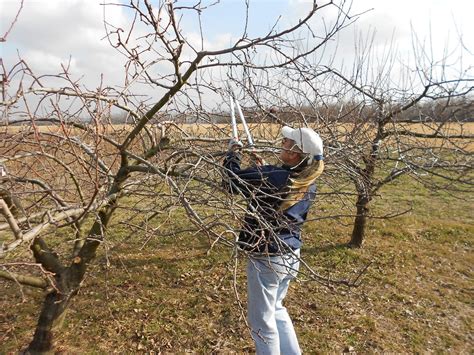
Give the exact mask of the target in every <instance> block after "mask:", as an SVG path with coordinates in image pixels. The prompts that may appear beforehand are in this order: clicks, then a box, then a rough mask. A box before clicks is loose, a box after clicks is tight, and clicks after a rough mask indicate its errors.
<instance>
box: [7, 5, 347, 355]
mask: <svg viewBox="0 0 474 355" xmlns="http://www.w3.org/2000/svg"><path fill="white" fill-rule="evenodd" d="M242 4H243V6H244V8H245V9H246V11H245V15H244V16H243V18H242V24H243V31H242V34H241V36H240V37H238V38H235V39H233V40H232V41H231V43H230V44H229V45H227V46H223V47H222V48H213V49H211V48H210V47H209V44H208V43H207V42H206V38H205V34H204V33H203V31H202V27H199V24H200V23H201V21H202V20H203V18H204V16H203V14H205V13H206V12H207V11H211V10H212V9H213V7H217V6H223V5H222V4H219V2H216V3H209V4H208V5H206V4H204V2H202V1H196V2H195V3H194V4H192V5H189V2H181V1H159V2H158V4H157V5H156V6H155V5H153V4H152V2H151V1H148V0H144V1H134V0H132V1H130V2H129V3H122V4H108V5H106V6H123V7H125V8H126V10H127V11H128V14H131V16H130V21H129V23H128V24H127V25H126V27H124V26H118V25H116V24H113V23H109V22H108V21H107V19H106V20H105V22H104V24H105V28H106V36H107V38H108V40H109V42H110V44H111V45H112V46H114V47H115V48H116V49H117V51H118V52H120V53H121V54H122V55H123V56H124V57H125V58H126V65H125V72H124V85H123V86H122V87H111V86H109V85H108V84H107V83H103V84H102V85H101V86H100V87H98V88H97V89H95V90H89V89H87V88H86V87H85V86H84V85H82V84H81V82H80V81H77V80H76V79H74V78H73V76H72V75H71V72H70V69H69V66H68V64H64V65H63V66H62V71H61V72H60V73H59V74H57V75H54V76H51V75H43V74H41V73H34V72H33V71H32V70H31V69H30V68H29V66H28V64H27V62H26V61H24V60H19V61H18V63H16V64H15V65H13V66H12V67H9V68H6V67H2V71H3V72H2V101H1V115H2V116H1V117H2V122H3V123H2V128H1V132H0V134H1V142H2V144H1V147H0V149H1V151H0V152H1V157H0V164H2V166H3V167H4V169H3V170H2V171H3V173H2V176H1V177H0V179H1V182H2V187H1V191H2V192H1V199H0V207H1V214H2V216H3V220H2V221H1V224H0V233H1V234H0V242H1V247H0V257H1V258H2V264H1V265H0V266H1V269H0V276H1V277H2V278H4V279H9V280H12V281H14V282H17V283H19V284H23V285H28V286H34V287H40V288H43V289H45V290H46V296H45V299H44V302H43V305H42V309H41V312H40V315H39V320H38V324H37V327H36V330H35V333H34V337H33V340H32V341H31V343H30V344H29V346H28V349H27V351H29V352H34V353H36V352H46V351H49V350H50V349H51V348H52V346H53V341H54V335H55V332H56V331H57V329H58V326H59V325H60V324H61V321H62V319H63V318H64V316H65V311H66V310H67V308H68V307H69V305H70V304H71V302H73V300H74V297H75V296H76V295H77V293H78V290H79V288H80V286H81V283H82V282H83V280H84V277H85V275H86V272H87V270H88V267H89V265H90V264H91V262H92V261H93V260H94V258H95V257H96V253H97V250H98V248H99V247H100V246H101V245H105V246H106V245H108V243H109V241H110V242H111V241H112V240H113V238H110V237H109V234H110V233H111V231H113V225H114V223H115V222H117V221H115V222H114V217H116V216H117V212H118V211H123V210H127V211H128V212H127V215H128V216H130V217H129V218H128V219H127V221H128V222H129V223H130V225H132V224H133V225H134V226H137V228H138V229H141V230H146V232H147V233H152V234H153V233H154V234H158V235H159V232H160V229H159V226H156V225H152V221H153V220H154V219H156V218H157V217H159V218H160V220H161V221H166V219H167V218H170V215H171V210H172V209H173V208H174V206H176V205H180V206H182V207H183V208H184V210H185V211H186V213H187V215H188V217H189V220H190V221H191V222H192V223H193V225H194V228H195V230H196V231H201V232H202V234H203V235H204V236H205V237H207V238H209V239H210V241H211V244H212V243H214V242H217V241H219V242H222V243H225V244H227V245H229V246H232V245H233V243H234V236H233V233H232V225H233V224H235V219H236V218H237V216H238V214H237V213H236V212H233V213H232V214H231V215H230V216H229V214H228V213H227V215H225V212H226V211H227V212H228V211H229V203H231V204H232V203H234V202H232V200H230V202H229V199H226V198H223V197H222V196H224V195H223V191H222V190H219V189H220V180H221V167H220V158H221V156H222V151H223V149H222V148H224V147H225V143H224V144H223V145H222V146H221V148H220V149H216V148H217V147H216V144H217V143H220V142H222V141H224V142H225V141H226V140H227V137H228V136H229V135H228V133H229V132H228V131H227V130H226V129H224V128H222V127H221V126H219V125H215V124H212V123H213V122H214V119H215V115H211V114H210V113H209V110H207V109H206V106H205V102H206V100H205V99H203V98H204V97H206V96H210V95H215V93H216V92H217V93H220V94H222V95H224V96H225V94H226V93H228V91H229V86H228V82H227V80H222V79H220V78H221V77H222V75H217V74H216V73H218V69H219V68H224V69H223V71H227V70H228V69H229V68H240V70H242V68H243V69H245V70H247V69H251V70H253V71H261V72H263V73H265V71H269V70H270V69H275V68H282V69H283V68H287V69H288V70H292V71H295V70H296V69H297V68H298V66H299V65H300V63H301V62H302V59H303V58H304V57H305V56H307V55H309V54H311V53H316V52H317V51H318V50H320V48H322V45H323V44H324V43H325V42H327V41H328V40H330V39H331V38H332V37H333V36H334V35H335V34H336V33H337V32H338V31H340V30H341V29H342V28H343V27H344V26H346V25H347V24H348V23H350V22H351V21H353V20H354V17H352V18H351V17H349V16H348V15H347V14H346V13H345V11H346V10H345V9H344V6H345V2H342V4H341V5H340V6H339V5H336V4H334V3H333V2H332V1H329V2H326V3H324V4H319V5H317V4H316V2H313V3H312V4H311V6H309V8H308V10H307V13H306V14H305V15H304V16H303V17H301V18H299V19H296V20H295V21H294V23H293V24H290V25H287V26H286V27H285V26H283V25H280V24H279V23H278V22H277V23H275V25H274V26H273V27H271V28H270V29H269V30H268V31H267V32H265V33H261V34H257V35H250V34H249V33H248V30H247V24H248V21H249V11H250V7H249V4H248V2H243V3H242ZM327 10H331V11H333V12H334V13H336V14H337V15H336V17H335V18H336V20H335V21H334V24H333V25H332V26H330V27H326V28H323V29H322V31H321V33H318V34H317V37H315V38H316V39H317V40H316V41H315V44H314V45H313V46H311V47H310V48H307V49H304V50H302V49H301V48H302V47H300V49H298V46H297V45H296V44H295V43H296V42H297V38H298V36H306V34H307V31H311V30H310V29H309V27H308V26H309V24H310V23H311V21H313V20H314V19H318V16H319V14H320V13H321V12H324V11H327ZM185 21H193V23H196V24H197V27H196V28H200V29H201V30H200V32H198V33H199V35H198V37H197V40H196V36H193V35H192V34H190V33H188V32H186V31H185V29H184V28H183V22H185ZM313 34H314V33H313ZM262 58H271V63H269V62H266V61H265V60H263V59H262ZM145 87H148V88H150V87H151V88H153V89H154V91H153V93H152V94H149V93H148V92H149V91H146V90H145V89H144V88H145ZM114 115H121V116H122V117H123V118H124V120H125V121H126V123H127V124H124V125H111V124H110V123H111V117H112V116H114ZM180 115H181V116H183V117H185V118H186V119H189V117H194V118H196V119H197V120H198V121H199V122H209V123H210V125H208V126H205V127H206V128H205V129H206V130H207V131H204V133H205V134H202V133H203V132H202V131H200V132H196V134H194V133H193V132H192V131H191V132H189V131H186V130H183V128H182V127H180V126H179V125H177V124H176V123H174V121H173V120H176V118H177V117H179V116H180ZM13 122H15V124H13ZM195 128H196V129H198V130H199V129H202V127H201V128H200V125H196V127H195ZM216 191H217V192H218V193H217V195H216ZM219 193H220V194H222V196H221V197H220V198H218V196H219V195H218V194H219ZM239 206H240V205H239V204H235V206H231V207H235V208H234V209H232V208H231V209H230V210H231V211H232V210H233V211H241V212H242V211H243V207H242V206H240V207H239ZM121 215H122V216H123V214H121ZM28 248H29V249H30V250H31V254H28V253H25V249H28ZM32 259H33V260H32ZM314 277H315V278H316V279H317V275H314Z"/></svg>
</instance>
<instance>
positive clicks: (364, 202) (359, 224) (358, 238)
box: [349, 195, 370, 248]
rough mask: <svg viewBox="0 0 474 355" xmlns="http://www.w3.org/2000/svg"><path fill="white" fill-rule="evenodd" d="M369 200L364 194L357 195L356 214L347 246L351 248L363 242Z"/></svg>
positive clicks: (359, 245)
mask: <svg viewBox="0 0 474 355" xmlns="http://www.w3.org/2000/svg"><path fill="white" fill-rule="evenodd" d="M369 201H370V199H369V198H368V197H367V196H365V195H359V196H358V197H357V203H356V206H357V215H356V217H355V220H354V228H353V229H352V236H351V241H350V242H349V246H350V247H352V248H360V247H361V246H362V243H363V242H364V237H365V227H366V225H367V218H368V215H369Z"/></svg>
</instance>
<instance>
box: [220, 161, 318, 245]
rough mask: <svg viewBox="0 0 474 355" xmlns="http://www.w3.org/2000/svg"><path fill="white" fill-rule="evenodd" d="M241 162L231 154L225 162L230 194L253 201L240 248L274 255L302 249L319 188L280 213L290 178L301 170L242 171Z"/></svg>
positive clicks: (266, 168)
mask: <svg viewBox="0 0 474 355" xmlns="http://www.w3.org/2000/svg"><path fill="white" fill-rule="evenodd" d="M240 162H241V156H240V154H238V153H235V152H228V153H227V156H226V157H225V159H224V167H225V168H226V173H227V176H228V179H227V180H226V181H225V184H224V185H225V186H226V188H227V189H228V190H229V191H230V192H232V193H234V194H238V193H242V194H243V195H245V196H246V197H247V198H248V200H249V203H248V208H247V213H246V215H245V218H244V223H243V226H242V229H241V230H240V233H239V244H240V246H241V247H242V248H243V249H246V250H249V251H252V252H259V253H271V254H282V253H285V252H289V250H290V249H292V250H295V249H299V248H300V247H301V244H302V242H301V227H302V225H303V223H304V222H305V221H306V217H307V215H308V211H309V208H310V206H311V204H312V203H313V201H314V198H315V196H316V185H314V184H312V185H311V186H310V187H309V189H308V191H307V192H306V194H305V195H304V197H303V198H302V199H301V201H299V202H297V203H296V204H294V205H293V206H291V207H290V208H288V209H287V210H285V211H280V208H279V207H280V204H281V203H282V201H283V200H284V199H285V197H286V194H287V190H288V185H289V183H290V177H292V176H293V175H294V174H295V173H298V172H299V171H300V170H301V169H293V170H292V169H291V168H290V167H289V166H287V165H283V166H274V165H264V166H260V167H251V168H247V169H241V168H240Z"/></svg>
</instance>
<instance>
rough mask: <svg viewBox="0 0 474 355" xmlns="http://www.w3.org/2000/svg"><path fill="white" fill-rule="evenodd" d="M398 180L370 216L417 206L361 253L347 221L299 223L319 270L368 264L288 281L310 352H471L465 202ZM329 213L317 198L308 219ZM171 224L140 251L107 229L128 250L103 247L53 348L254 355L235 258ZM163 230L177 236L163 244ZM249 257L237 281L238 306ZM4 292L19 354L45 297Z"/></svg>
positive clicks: (2, 330) (181, 224)
mask: <svg viewBox="0 0 474 355" xmlns="http://www.w3.org/2000/svg"><path fill="white" fill-rule="evenodd" d="M399 184H400V185H398V186H394V187H392V188H391V189H392V190H391V191H390V190H388V191H386V193H387V194H390V193H393V192H394V191H398V193H397V194H396V195H391V196H392V198H391V199H387V200H384V201H382V202H381V203H380V204H378V205H377V206H378V207H377V211H376V212H377V213H378V214H383V213H384V212H385V211H386V210H391V209H393V208H394V206H395V207H396V206H399V207H401V206H403V205H405V204H406V203H407V201H410V202H411V203H413V204H414V208H415V210H414V211H413V212H411V213H409V214H406V215H404V216H402V217H398V218H395V219H390V220H372V221H371V224H370V227H369V233H368V237H367V240H366V243H365V245H364V247H363V248H362V249H360V250H353V249H348V248H346V247H345V243H346V242H347V241H348V238H349V235H350V220H349V219H341V220H329V221H328V220H320V221H314V222H310V223H308V225H307V227H306V228H305V233H304V240H305V245H304V248H303V258H304V260H305V261H306V262H307V263H308V264H309V265H311V266H312V267H313V268H314V269H315V270H316V271H318V272H319V273H321V274H327V273H329V274H331V275H333V277H345V278H350V277H354V276H355V273H356V272H357V271H358V270H360V269H361V268H362V267H363V266H364V265H366V264H367V263H368V262H371V263H372V264H371V265H370V267H369V269H368V271H367V273H366V274H365V275H364V276H363V278H362V284H361V285H360V286H359V287H356V288H351V289H348V288H345V287H338V288H335V289H333V290H331V289H328V288H326V287H325V286H322V285H319V284H317V283H315V282H312V281H308V279H307V278H306V277H305V276H304V274H302V275H301V276H300V277H299V278H298V280H297V281H296V282H294V283H293V284H292V286H291V288H290V291H289V296H288V308H289V311H290V313H291V314H292V316H293V319H294V322H295V327H296V330H297V332H298V334H299V337H300V341H301V345H302V348H303V350H304V351H305V352H306V353H341V352H351V353H381V352H382V353H426V352H434V353H456V354H469V353H471V351H472V349H473V345H474V339H473V326H474V322H473V319H474V309H473V307H472V299H473V296H474V294H473V283H472V281H473V276H474V275H473V270H472V265H473V263H474V254H473V246H474V238H473V236H474V216H473V214H472V209H471V207H472V198H471V199H466V200H462V199H458V198H454V197H453V196H451V195H450V194H448V193H443V192H440V193H434V192H432V191H428V190H425V189H424V188H423V187H421V186H418V185H416V184H410V183H408V182H407V181H402V180H400V182H399ZM400 186H404V188H405V189H404V191H403V193H400V192H399V188H400ZM322 189H323V190H322V191H324V187H322ZM334 208H335V206H334V205H332V204H331V203H330V201H328V200H324V201H321V202H320V203H318V204H317V205H316V208H315V209H314V211H313V215H312V216H313V217H317V216H318V214H321V213H327V212H328V211H329V210H331V209H334ZM448 210H449V213H447V212H446V211H448ZM121 217H122V216H120V215H118V216H116V218H117V221H119V220H120V219H121ZM171 220H172V221H173V222H172V223H169V224H167V225H165V226H162V228H161V229H160V230H159V232H157V233H156V235H154V236H153V238H152V239H151V240H150V241H149V242H148V244H146V247H145V248H141V247H142V246H143V242H144V240H145V239H146V238H148V237H149V236H144V235H134V236H133V238H128V237H129V236H130V230H129V229H128V228H127V227H126V226H123V225H122V226H121V225H120V224H117V225H116V226H115V227H114V229H113V231H111V232H110V235H111V237H110V238H111V240H110V242H111V243H114V242H117V241H123V240H126V243H124V242H121V243H119V244H118V246H117V247H116V248H114V249H109V250H106V249H104V248H102V249H101V252H100V255H99V257H98V259H97V260H96V262H95V263H94V265H93V267H92V269H91V270H90V272H89V274H88V275H89V276H88V277H87V278H86V280H85V282H84V285H83V288H82V289H81V291H80V294H79V295H78V297H77V301H76V303H74V304H73V305H72V307H71V309H70V311H69V313H68V316H67V319H66V323H65V325H64V328H63V332H62V333H61V334H60V335H59V338H58V340H57V350H58V352H59V353H68V354H69V353H104V354H105V353H152V352H155V353H159V352H164V353H184V352H194V353H222V354H227V353H252V351H253V350H252V349H253V348H252V344H251V341H250V337H249V333H248V330H247V329H246V327H245V323H244V321H243V314H242V312H241V310H240V308H239V305H238V302H237V299H236V297H235V293H234V283H233V282H234V276H233V270H234V261H235V260H234V259H233V257H232V253H233V251H232V250H230V249H227V248H225V247H221V246H217V247H215V248H214V249H212V251H210V252H209V253H208V251H209V243H208V241H207V238H205V237H204V236H201V235H199V234H194V233H189V232H186V231H185V230H186V229H187V225H186V220H187V219H186V217H185V216H184V214H183V211H181V210H180V209H177V210H175V212H174V215H173V218H172V219H171ZM156 223H157V224H159V223H160V221H156ZM170 230H173V231H175V232H176V231H178V230H184V231H183V233H178V234H175V236H174V237H166V235H169V234H168V232H169V231H170ZM161 235H163V236H164V237H161ZM127 238H128V239H127ZM244 262H245V261H244V260H243V259H242V258H239V264H238V266H237V274H236V280H237V290H238V292H239V295H240V299H241V300H242V302H243V303H244V304H243V305H244V306H245V281H244V265H243V264H244ZM0 287H1V288H2V290H3V292H2V295H1V297H0V307H1V309H2V310H3V311H2V314H1V315H0V344H2V345H1V352H2V353H16V352H18V351H19V350H20V349H21V348H22V347H23V346H24V345H25V344H26V343H27V342H28V340H29V339H30V337H31V335H32V331H33V327H34V324H35V322H36V317H37V312H38V309H39V302H40V300H41V297H42V295H41V292H40V291H38V290H30V289H28V288H20V287H19V286H18V285H15V284H13V283H7V282H5V281H0Z"/></svg>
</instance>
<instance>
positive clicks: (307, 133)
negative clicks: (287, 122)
mask: <svg viewBox="0 0 474 355" xmlns="http://www.w3.org/2000/svg"><path fill="white" fill-rule="evenodd" d="M281 134H282V136H283V137H285V138H288V139H291V140H293V141H295V143H296V145H297V146H298V148H300V149H301V151H302V152H303V153H306V154H309V160H308V164H311V163H312V162H313V160H323V140H322V139H321V137H320V136H319V134H317V133H316V132H315V131H313V130H312V129H311V128H307V127H303V128H295V129H293V128H291V127H288V126H284V127H283V128H282V129H281Z"/></svg>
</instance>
